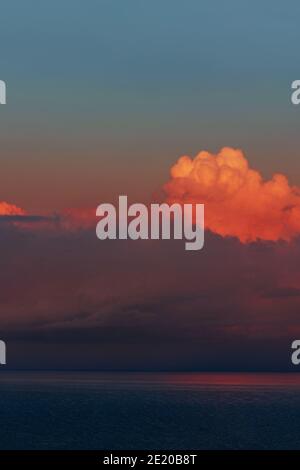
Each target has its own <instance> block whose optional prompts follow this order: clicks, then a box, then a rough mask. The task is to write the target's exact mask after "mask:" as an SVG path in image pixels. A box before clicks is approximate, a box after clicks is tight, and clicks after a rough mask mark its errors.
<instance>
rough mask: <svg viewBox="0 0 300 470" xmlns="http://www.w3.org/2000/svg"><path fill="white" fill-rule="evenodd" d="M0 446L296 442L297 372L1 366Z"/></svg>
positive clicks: (299, 432) (280, 445)
mask: <svg viewBox="0 0 300 470" xmlns="http://www.w3.org/2000/svg"><path fill="white" fill-rule="evenodd" d="M0 424H1V425H0V449H2V450H4V449H9V450H15V449H20V450H22V449H30V450H35V449H36V450H50V449H52V450H59V449H70V450H75V449H84V450H88V449H97V450H189V449H190V450H202V449H207V450H213V449H252V450H256V449H300V374H299V375H298V374H273V373H270V374H266V373H259V374H256V373H255V374H246V373H166V372H160V373H137V372H130V373H124V372H122V373H119V372H105V373H103V372H101V373H100V372H39V371H36V372H7V371H5V372H3V371H1V372H0Z"/></svg>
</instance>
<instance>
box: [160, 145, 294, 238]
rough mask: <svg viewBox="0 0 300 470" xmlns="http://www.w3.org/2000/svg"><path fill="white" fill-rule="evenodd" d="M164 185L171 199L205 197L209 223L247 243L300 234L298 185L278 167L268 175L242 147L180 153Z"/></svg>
mask: <svg viewBox="0 0 300 470" xmlns="http://www.w3.org/2000/svg"><path fill="white" fill-rule="evenodd" d="M164 191H165V193H166V197H167V202H168V203H169V204H173V203H180V204H184V203H204V204H205V228H207V229H209V230H211V231H212V232H214V233H217V234H219V235H221V236H223V237H225V236H234V237H237V238H238V239H239V240H240V241H241V242H243V243H247V242H251V241H256V240H270V241H277V240H291V239H292V238H293V237H296V236H297V235H299V234H300V188H298V187H293V186H290V185H289V182H288V180H287V178H286V176H284V175H283V174H280V173H277V174H274V175H273V177H272V179H270V180H267V181H264V179H263V177H262V175H261V174H260V173H259V172H258V171H256V170H253V169H251V168H250V167H249V164H248V161H247V159H246V158H245V155H244V154H243V152H242V151H241V150H239V149H234V148H230V147H224V148H222V149H221V150H220V152H219V153H217V154H212V153H210V152H207V151H201V152H200V153H199V154H198V155H196V157H195V158H194V159H192V158H190V157H189V156H182V157H180V158H179V159H178V161H177V163H175V165H174V166H173V167H172V168H171V179H170V181H169V182H168V183H166V184H165V185H164Z"/></svg>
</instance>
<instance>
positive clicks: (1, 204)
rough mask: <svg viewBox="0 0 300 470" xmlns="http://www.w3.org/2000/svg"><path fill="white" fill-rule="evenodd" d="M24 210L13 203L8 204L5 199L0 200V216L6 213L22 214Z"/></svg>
mask: <svg viewBox="0 0 300 470" xmlns="http://www.w3.org/2000/svg"><path fill="white" fill-rule="evenodd" d="M24 214H25V211H24V210H23V209H21V208H20V207H17V206H15V205H14V204H9V203H8V202H5V201H0V216H3V215H6V216H10V215H24Z"/></svg>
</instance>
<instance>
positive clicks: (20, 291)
mask: <svg viewBox="0 0 300 470" xmlns="http://www.w3.org/2000/svg"><path fill="white" fill-rule="evenodd" d="M0 8H1V11H0V79H2V80H5V81H6V84H7V105H5V106H0V140H1V150H0V165H1V170H2V171H1V186H0V201H5V202H6V203H7V204H9V205H10V207H17V208H20V209H18V210H17V209H15V210H13V211H12V212H13V213H12V214H11V217H12V218H11V219H10V221H8V220H7V219H5V220H4V219H2V220H0V254H1V264H2V269H1V272H0V285H1V286H2V287H1V289H0V322H1V331H2V333H1V334H2V336H5V338H7V342H8V344H11V346H10V349H9V350H10V354H11V356H10V357H11V362H10V367H12V368H13V367H21V368H102V369H141V370H148V369H172V370H176V369H182V370H197V369H200V370H202V369H204V370H211V369H212V370H218V369H219V370H252V369H253V370H257V369H260V368H262V369H266V370H286V369H289V368H290V362H289V357H290V349H289V348H290V343H291V341H292V340H293V339H296V336H297V334H298V330H299V327H300V323H299V320H298V319H297V315H298V311H299V308H298V307H299V305H298V304H299V299H300V272H299V269H298V266H297V259H298V258H297V255H298V251H299V249H300V241H299V237H298V233H299V222H298V220H300V217H299V214H298V207H300V205H299V206H298V204H299V202H298V198H299V196H298V190H296V191H295V189H294V186H297V187H299V186H300V164H299V160H298V147H299V125H298V123H299V112H300V109H299V108H297V106H293V105H292V104H291V100H290V96H291V83H292V81H294V80H296V79H299V78H300V77H299V66H298V61H297V58H298V44H299V21H298V17H299V9H300V7H299V3H298V2H297V1H293V0H289V1H287V2H284V3H282V2H279V1H270V0H262V1H252V2H249V1H245V0H242V1H241V0H240V1H238V0H228V1H227V2H221V1H212V0H203V1H201V2H199V1H198V0H189V1H188V2H182V1H180V0H164V1H163V2H162V1H159V0H153V1H151V2H148V1H144V0H139V1H138V0H130V1H128V2H124V1H122V0H115V1H109V0H98V1H96V0H88V1H87V2H84V4H83V2H81V1H79V0H72V1H71V0H60V1H58V0H53V1H52V2H48V3H47V4H46V3H42V2H39V1H38V0H28V1H27V2H21V1H17V0H9V1H8V0H4V1H2V2H1V7H0ZM224 147H225V148H227V149H228V148H229V149H240V150H241V152H242V157H241V160H239V161H240V162H242V163H241V164H242V166H243V165H246V166H243V168H246V170H245V171H244V170H243V171H244V173H243V172H242V173H240V169H238V172H239V173H238V175H239V178H240V179H238V183H237V185H238V190H237V191H238V192H237V193H235V194H236V197H235V198H234V199H233V203H232V202H230V203H228V197H229V195H230V194H231V193H230V191H231V189H230V188H231V186H230V185H227V186H226V188H225V189H224V187H220V186H218V185H217V184H216V185H210V183H209V185H208V186H205V185H206V183H207V181H208V180H207V179H206V176H205V175H206V173H205V174H204V170H203V166H201V165H200V166H197V168H196V170H195V173H194V175H196V176H195V177H194V176H193V178H190V179H189V180H184V181H183V180H180V181H179V180H178V175H179V173H177V176H176V177H174V165H176V164H178V163H176V162H178V161H179V160H178V159H179V158H180V157H181V156H183V155H185V156H188V157H189V158H190V160H191V161H194V162H196V160H193V159H194V158H195V157H196V156H197V155H199V153H200V152H201V151H207V152H209V154H210V156H211V157H209V158H210V165H212V166H213V168H215V169H216V168H218V169H217V170H216V171H218V172H219V171H220V172H221V170H220V168H219V167H220V166H219V167H217V166H216V164H215V162H216V160H215V159H216V155H219V154H220V152H221V149H222V148H224ZM197 158H198V157H197ZM226 158H227V157H226ZM236 158H239V157H234V161H237V160H236ZM219 160H220V159H219ZM197 161H198V160H197ZM243 162H247V163H245V164H244V163H243ZM200 163H201V162H200ZM194 165H195V167H196V163H194ZM197 165H198V164H197ZM176 168H177V169H178V167H176ZM205 168H206V167H205ZM226 168H227V167H226ZM239 168H240V167H239ZM172 169H173V170H172ZM170 171H171V173H170ZM172 171H173V175H172ZM180 171H181V170H180ZM222 171H223V170H222ZM252 171H255V172H257V174H258V175H259V177H258V178H261V180H259V183H257V186H255V188H254V190H253V188H252V186H251V185H250V182H252V181H253V179H252V178H253V174H254V173H253V172H252ZM197 172H198V173H197ZM278 173H280V174H282V175H284V177H285V178H287V180H286V179H284V180H282V179H280V180H278V178H277V179H276V178H275V180H274V179H272V177H273V175H274V174H278ZM218 174H219V173H218ZM220 174H221V173H220ZM222 174H223V173H222ZM226 174H227V176H228V172H227V173H226ZM255 174H256V173H255ZM203 175H204V176H205V178H204V176H203ZM241 175H242V176H241ZM183 176H184V175H183V173H182V172H180V177H181V178H182V177H183ZM176 178H177V179H176ZM233 178H236V174H235V173H232V172H231V173H230V175H229V177H228V181H229V182H230V184H231V182H232V181H233ZM182 181H183V182H182ZM195 181H196V183H195ZM199 181H200V183H201V190H200V189H199V188H200V183H199ZM209 181H210V180H209ZM234 181H237V180H236V179H235V180H234ZM265 181H269V182H271V183H268V184H267V186H265V185H264V182H265ZM278 181H279V182H278ZM287 181H288V182H287ZM182 184H183V185H184V188H185V194H186V195H187V196H186V197H188V198H190V199H192V200H193V201H194V200H195V198H196V201H197V202H205V204H206V205H207V207H208V210H209V212H208V215H209V218H208V219H207V220H208V225H207V236H206V242H205V247H204V249H203V251H201V252H199V253H193V254H191V253H186V252H185V251H184V250H183V247H182V245H181V244H180V242H159V241H157V242H155V243H152V242H145V241H138V242H134V243H133V242H121V241H120V242H114V243H113V242H107V243H105V244H104V243H101V242H99V240H97V239H96V236H95V230H94V229H95V227H94V226H93V224H90V223H87V224H86V223H84V222H83V219H84V220H85V216H84V214H90V212H91V211H93V210H95V208H96V207H97V205H98V204H100V203H101V202H111V201H115V200H116V198H117V197H118V195H119V194H127V195H128V196H129V198H130V200H131V201H132V202H145V203H149V202H151V201H153V200H158V199H161V200H165V199H166V200H169V201H171V200H172V201H173V200H178V199H179V200H180V202H184V201H183V200H182V199H181V198H180V194H181V192H180V191H181V187H182ZM195 184H196V189H195V186H194V185H195ZM207 184H208V183H207ZM251 184H252V183H251ZM197 185H198V186H197ZM250 186H251V188H252V189H251V191H250V190H249V187H250ZM204 187H205V188H206V187H207V191H204V192H203V188H204ZM282 188H283V189H282ZM234 190H235V189H234ZM230 200H231V199H230ZM231 201H232V200H231ZM241 201H242V205H243V208H244V209H245V210H244V212H243V214H244V225H243V227H241V225H240V222H239V221H240V213H239V211H238V208H239V207H240V204H241ZM253 201H255V203H253ZM266 201H267V202H266ZM216 204H217V206H216ZM0 207H1V206H0ZM2 207H4V206H3V205H2ZM5 207H6V206H5ZM216 207H217V209H216ZM287 208H288V210H287ZM71 209H72V211H73V212H71V214H72V216H71V222H70V221H69V219H68V218H67V220H68V222H66V223H65V225H63V228H62V227H59V228H57V223H56V221H57V217H59V218H64V217H67V216H66V214H69V213H70V211H71ZM290 209H291V210H290ZM17 214H19V215H21V216H24V217H26V223H25V222H24V223H22V224H19V223H16V219H14V220H13V217H15V216H16V215H17ZM74 214H76V216H75V215H74ZM220 214H221V215H222V214H228V217H227V218H226V217H225V216H224V220H223V219H221V222H220V216H221V215H220ZM283 215H284V217H283ZM86 217H87V219H89V215H87V216H86ZM75 219H76V224H77V225H76V230H75V229H74V227H73V225H74V224H75ZM77 219H78V220H77ZM24 221H25V219H24ZM217 221H219V222H220V223H217ZM68 223H69V224H71V226H72V228H71V229H69V228H68V227H69V226H68ZM78 224H79V226H78ZM245 227H246V228H245Z"/></svg>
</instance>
